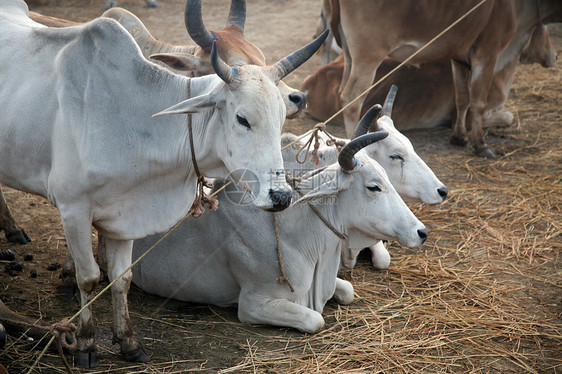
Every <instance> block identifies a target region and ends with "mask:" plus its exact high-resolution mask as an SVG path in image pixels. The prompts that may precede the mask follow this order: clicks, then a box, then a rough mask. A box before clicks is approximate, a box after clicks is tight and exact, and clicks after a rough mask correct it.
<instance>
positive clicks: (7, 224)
mask: <svg viewBox="0 0 562 374" xmlns="http://www.w3.org/2000/svg"><path fill="white" fill-rule="evenodd" d="M2 230H4V235H6V239H8V241H9V242H12V243H17V244H27V243H29V242H30V241H31V239H30V238H29V236H27V234H26V233H25V231H23V230H22V229H20V228H19V227H18V226H17V225H16V220H15V219H14V217H13V216H12V213H11V212H10V208H8V204H7V203H6V199H5V198H4V194H3V193H2V189H0V231H2Z"/></svg>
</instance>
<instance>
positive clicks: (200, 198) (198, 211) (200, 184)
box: [187, 78, 219, 218]
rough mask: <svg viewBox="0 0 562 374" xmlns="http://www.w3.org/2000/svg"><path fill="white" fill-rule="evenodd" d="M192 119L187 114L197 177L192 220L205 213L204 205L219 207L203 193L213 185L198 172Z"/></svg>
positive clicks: (192, 156)
mask: <svg viewBox="0 0 562 374" xmlns="http://www.w3.org/2000/svg"><path fill="white" fill-rule="evenodd" d="M187 98H188V99H190V98H191V78H188V80H187ZM191 123H192V118H191V113H188V114H187V129H188V131H189V148H190V150H191V162H193V169H195V174H196V175H197V188H196V190H195V200H193V204H192V205H191V208H190V210H191V211H192V212H193V213H192V216H193V217H194V218H198V217H200V216H201V215H202V214H203V213H204V212H205V205H207V207H208V208H209V210H217V208H218V207H219V201H218V200H217V198H216V197H214V196H209V195H207V194H206V193H205V190H204V188H205V187H207V188H213V184H212V183H211V182H209V181H207V180H206V179H205V177H204V176H202V175H201V172H200V171H199V167H198V166H197V160H196V158H195V148H194V147H193V128H192V124H191Z"/></svg>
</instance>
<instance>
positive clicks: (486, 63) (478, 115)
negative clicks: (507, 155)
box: [466, 56, 496, 158]
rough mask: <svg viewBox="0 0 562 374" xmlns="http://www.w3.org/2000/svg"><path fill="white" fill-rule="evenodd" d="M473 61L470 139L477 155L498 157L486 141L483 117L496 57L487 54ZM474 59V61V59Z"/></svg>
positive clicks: (467, 119)
mask: <svg viewBox="0 0 562 374" xmlns="http://www.w3.org/2000/svg"><path fill="white" fill-rule="evenodd" d="M474 60H476V61H478V62H477V63H474V62H473V63H472V74H471V80H470V107H469V109H468V115H467V117H466V121H467V123H468V124H469V126H470V141H471V143H472V145H473V147H474V152H475V153H476V155H477V156H480V157H486V158H496V154H495V153H494V151H493V150H492V149H491V148H490V147H489V146H488V145H487V144H486V142H485V141H484V131H483V130H482V119H483V117H484V110H485V109H486V103H487V100H488V91H489V89H490V84H491V82H492V77H493V74H494V66H495V64H496V59H495V58H491V57H488V56H485V57H484V58H482V59H478V60H477V59H476V58H475V59H474ZM474 60H473V61H474Z"/></svg>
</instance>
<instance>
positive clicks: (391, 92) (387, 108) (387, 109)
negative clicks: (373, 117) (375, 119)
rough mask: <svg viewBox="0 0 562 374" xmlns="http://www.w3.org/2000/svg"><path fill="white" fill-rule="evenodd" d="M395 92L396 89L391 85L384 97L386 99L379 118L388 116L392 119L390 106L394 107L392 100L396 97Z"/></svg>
mask: <svg viewBox="0 0 562 374" xmlns="http://www.w3.org/2000/svg"><path fill="white" fill-rule="evenodd" d="M396 91H398V87H397V86H396V85H395V84H393V85H392V86H391V87H390V90H389V91H388V94H387V95H386V99H385V100H384V105H383V111H382V113H381V116H388V117H392V106H393V105H394V98H395V97H396Z"/></svg>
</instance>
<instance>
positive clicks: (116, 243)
mask: <svg viewBox="0 0 562 374" xmlns="http://www.w3.org/2000/svg"><path fill="white" fill-rule="evenodd" d="M132 252H133V241H132V240H114V239H108V238H105V259H106V261H107V272H108V276H109V279H110V281H113V280H114V279H116V278H117V277H118V276H119V275H120V274H121V273H122V272H123V271H125V269H127V267H129V266H130V265H131V257H132ZM132 277H133V274H132V272H131V271H130V270H129V271H128V272H127V273H126V274H125V275H124V276H123V277H121V278H120V279H119V280H117V281H116V282H115V283H114V284H113V286H112V288H111V295H112V301H113V343H119V344H120V345H121V354H122V355H123V356H124V357H125V359H126V360H128V361H133V362H148V361H150V358H149V357H148V355H147V354H146V353H145V352H144V350H143V348H142V345H141V343H140V341H139V339H138V338H137V337H136V336H135V335H134V334H133V328H132V326H131V321H130V318H129V308H128V305H127V292H128V291H129V287H130V285H131V279H132Z"/></svg>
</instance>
